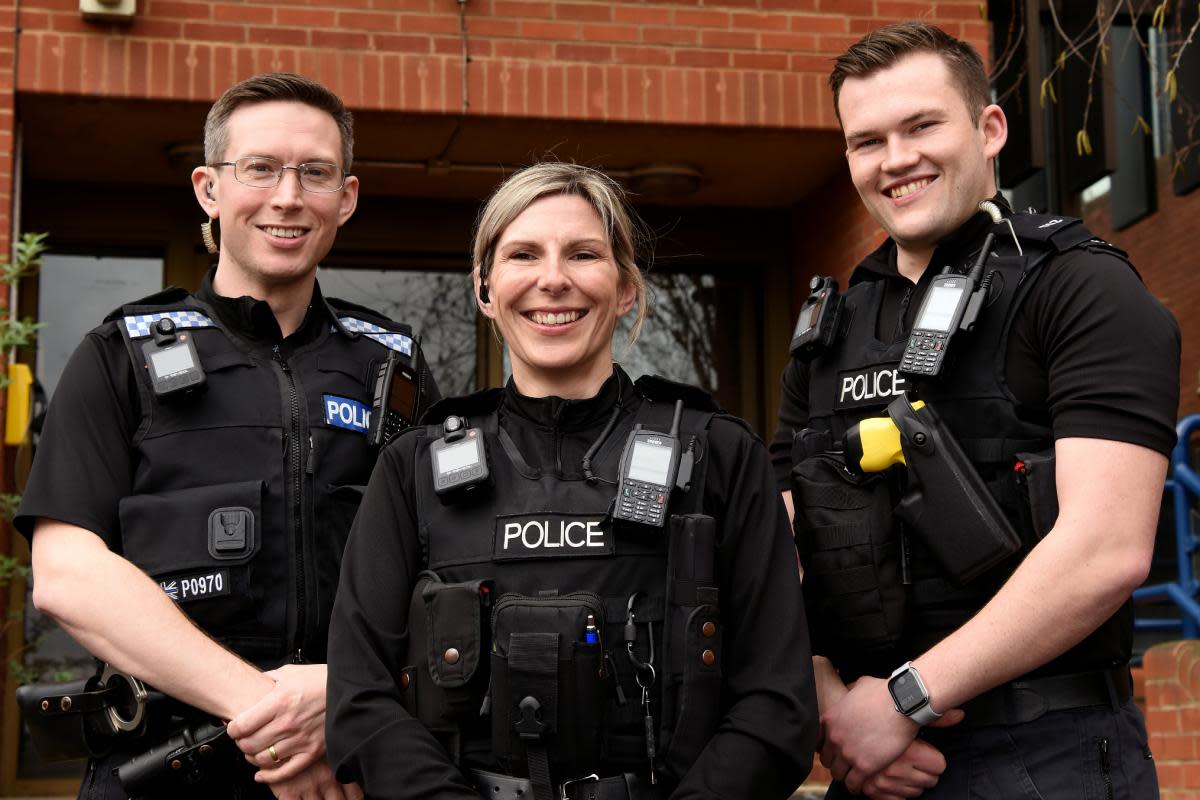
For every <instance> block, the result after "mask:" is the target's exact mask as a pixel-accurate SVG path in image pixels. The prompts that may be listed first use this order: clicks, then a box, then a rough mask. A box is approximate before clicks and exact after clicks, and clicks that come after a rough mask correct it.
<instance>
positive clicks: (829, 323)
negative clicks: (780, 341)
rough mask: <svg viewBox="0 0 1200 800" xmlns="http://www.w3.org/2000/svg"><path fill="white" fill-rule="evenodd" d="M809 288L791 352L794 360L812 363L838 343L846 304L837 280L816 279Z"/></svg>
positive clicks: (793, 338) (793, 335) (794, 334)
mask: <svg viewBox="0 0 1200 800" xmlns="http://www.w3.org/2000/svg"><path fill="white" fill-rule="evenodd" d="M808 288H809V289H810V290H811V291H810V293H809V295H808V299H807V300H805V301H804V305H803V306H801V307H800V316H799V317H797V318H796V329H795V331H793V332H792V345H791V348H790V349H791V354H792V357H793V358H798V359H800V360H801V361H811V360H812V359H813V358H815V357H816V356H818V355H820V354H821V353H823V352H824V351H825V350H827V349H828V348H829V347H830V346H831V345H832V344H833V343H834V342H835V341H837V337H838V332H839V330H840V328H841V320H842V307H843V305H844V303H845V301H844V300H843V299H842V296H841V295H840V294H838V287H837V281H836V280H834V279H833V278H822V277H813V279H812V280H811V281H810V282H809V284H808Z"/></svg>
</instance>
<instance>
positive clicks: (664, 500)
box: [613, 400, 683, 528]
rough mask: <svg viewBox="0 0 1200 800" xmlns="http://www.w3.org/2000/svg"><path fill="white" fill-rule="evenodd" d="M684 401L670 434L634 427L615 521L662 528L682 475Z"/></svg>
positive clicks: (619, 480)
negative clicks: (680, 465)
mask: <svg viewBox="0 0 1200 800" xmlns="http://www.w3.org/2000/svg"><path fill="white" fill-rule="evenodd" d="M682 414H683V401H682V400H677V401H675V415H674V417H673V418H672V420H671V432H670V433H658V432H656V431H649V430H646V429H645V428H643V427H642V426H641V425H637V426H635V427H634V429H633V432H632V433H630V434H629V439H628V440H627V441H626V442H625V451H624V452H623V453H622V454H621V471H620V472H619V473H618V475H617V499H616V503H615V505H614V506H613V519H619V520H626V521H628V522H638V523H641V524H642V525H649V526H651V527H654V528H661V527H662V526H663V523H664V522H665V521H666V512H667V505H668V503H670V500H671V490H672V489H674V488H675V479H676V477H677V474H678V472H679V460H680V446H679V418H680V417H681V416H682Z"/></svg>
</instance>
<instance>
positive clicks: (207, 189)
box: [204, 181, 216, 200]
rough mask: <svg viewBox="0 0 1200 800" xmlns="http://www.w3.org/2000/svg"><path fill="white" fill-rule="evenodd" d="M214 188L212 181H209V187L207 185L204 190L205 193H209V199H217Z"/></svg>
mask: <svg viewBox="0 0 1200 800" xmlns="http://www.w3.org/2000/svg"><path fill="white" fill-rule="evenodd" d="M212 190H213V185H212V181H209V182H208V187H207V188H206V189H205V190H204V191H205V193H206V194H208V199H209V200H215V199H216V198H215V197H213V196H212Z"/></svg>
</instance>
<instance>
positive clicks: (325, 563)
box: [106, 290, 416, 668]
mask: <svg viewBox="0 0 1200 800" xmlns="http://www.w3.org/2000/svg"><path fill="white" fill-rule="evenodd" d="M327 302H328V303H329V306H330V312H331V316H332V315H336V318H337V320H338V322H337V324H336V325H335V324H330V326H329V328H327V329H326V330H323V331H321V332H320V333H319V334H318V335H317V336H316V337H315V338H314V339H313V341H311V342H309V343H307V344H304V345H302V346H300V347H298V348H297V349H296V350H295V351H294V352H293V354H292V355H291V356H290V357H289V358H287V359H283V358H282V357H281V356H280V355H279V354H278V351H276V353H275V357H274V358H271V357H270V356H269V355H263V354H261V353H256V352H253V351H252V348H251V346H250V345H249V344H247V343H246V342H244V341H242V340H241V339H240V338H238V336H237V335H236V334H234V333H231V332H228V331H226V330H224V329H222V327H221V325H220V322H219V318H218V317H217V315H216V314H215V313H214V311H213V309H212V308H210V307H209V306H208V305H207V304H205V303H204V302H202V301H201V300H199V299H198V298H196V297H193V296H191V295H189V294H187V293H186V292H184V291H182V290H168V291H167V292H163V293H161V294H159V295H155V296H153V297H150V298H147V299H146V300H144V301H141V302H140V303H138V304H134V305H129V306H125V307H122V308H121V309H119V310H118V311H116V312H114V313H113V314H112V315H110V316H109V318H108V320H106V321H114V320H115V321H116V324H118V325H120V326H121V327H122V330H123V331H124V333H125V341H126V345H127V346H128V349H129V352H130V356H131V358H132V359H133V363H134V365H135V374H136V376H137V377H136V381H137V386H138V394H139V401H140V404H141V409H142V417H141V423H140V425H139V427H138V429H137V432H136V434H135V436H134V441H133V448H134V449H135V451H136V459H135V463H136V466H135V472H134V475H133V493H132V494H131V495H130V496H129V497H126V498H123V499H122V500H121V502H120V509H119V510H120V524H121V547H122V555H124V557H125V558H127V559H128V560H129V561H131V562H133V563H134V564H136V565H137V566H139V567H140V568H141V569H142V570H144V571H145V572H147V573H148V574H149V575H150V576H151V577H152V578H154V579H155V580H156V581H158V583H159V585H160V586H161V587H162V589H163V591H164V592H166V593H167V595H168V596H169V597H170V598H171V599H173V600H175V601H176V602H177V603H178V604H179V607H180V608H181V609H182V610H183V611H184V612H185V613H187V614H188V616H190V617H191V618H192V620H194V621H195V622H196V624H197V625H199V626H200V627H201V628H203V629H204V631H205V632H206V633H208V634H209V635H210V636H212V637H214V638H215V639H217V640H219V641H221V642H222V643H223V644H225V645H226V646H228V647H229V648H230V649H232V650H233V651H234V652H236V653H238V654H239V655H241V656H242V657H244V658H246V659H247V660H249V661H251V662H253V663H255V664H257V665H259V666H260V667H265V668H271V667H274V666H278V665H279V664H280V663H283V662H285V661H288V660H297V661H300V660H302V661H309V662H324V661H325V648H326V639H327V634H328V624H329V614H330V611H331V609H332V606H333V599H334V593H335V591H336V589H337V581H338V573H339V567H340V564H341V555H342V550H343V547H344V545H345V542H346V537H347V535H348V533H349V530H350V523H351V521H352V520H353V518H354V514H355V512H356V511H357V509H358V504H359V501H360V500H361V498H362V490H363V488H364V486H365V484H366V483H367V479H368V478H369V477H370V473H371V469H372V467H373V465H374V463H375V455H376V454H375V452H374V449H373V448H370V447H368V445H367V440H366V432H367V425H368V421H369V416H368V415H369V410H370V406H371V401H372V390H373V380H374V375H375V372H376V367H377V365H378V364H379V363H381V362H382V361H383V360H384V359H385V358H386V356H387V354H388V352H389V349H391V350H395V351H396V352H398V353H400V354H401V355H402V356H407V357H408V358H409V359H410V363H411V359H412V356H413V354H414V352H415V348H416V344H415V343H414V342H413V340H412V338H411V335H410V332H409V331H408V329H407V328H403V327H401V326H393V324H392V323H390V322H389V321H388V320H385V319H382V318H378V317H374V316H371V317H370V318H369V319H366V318H365V317H367V314H366V313H365V309H360V308H358V307H357V306H349V305H347V306H341V305H340V304H337V301H332V300H330V301H327ZM339 309H342V310H339ZM347 309H349V310H347ZM163 316H170V317H171V318H172V319H173V320H174V321H175V324H176V328H177V330H178V331H179V333H180V334H187V335H190V336H191V337H192V341H193V343H194V344H195V346H196V350H197V351H198V354H199V357H200V362H201V365H202V367H203V369H204V372H205V375H206V379H207V385H206V387H205V388H204V389H203V390H202V391H200V392H197V393H194V394H188V395H184V396H177V397H168V398H166V399H158V398H157V397H156V396H155V394H154V392H153V389H152V387H151V384H150V378H149V376H148V374H147V370H146V369H145V368H144V362H145V358H144V355H143V351H142V345H143V343H144V342H146V341H148V338H147V337H149V336H150V326H151V325H152V324H153V322H154V321H155V320H156V319H159V318H162V317H163ZM385 326H386V327H385ZM261 347H262V345H261V344H260V345H259V348H261Z"/></svg>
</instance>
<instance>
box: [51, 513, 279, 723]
mask: <svg viewBox="0 0 1200 800" xmlns="http://www.w3.org/2000/svg"><path fill="white" fill-rule="evenodd" d="M33 571H34V578H35V580H34V602H35V604H36V605H37V606H38V608H39V609H40V610H42V611H43V612H44V613H46V614H48V615H49V616H51V617H53V618H54V619H55V620H56V621H57V622H58V623H59V624H60V625H61V626H62V627H63V628H64V629H65V630H66V631H67V633H69V634H70V635H71V636H72V637H73V638H74V639H75V640H76V641H78V642H79V643H80V644H81V645H83V647H84V648H86V649H87V650H88V652H90V653H92V654H93V655H95V656H96V657H97V658H100V659H102V660H104V661H107V662H109V663H111V664H112V665H114V666H115V667H117V668H118V669H121V670H124V671H127V672H129V673H130V674H133V675H136V676H137V677H138V678H141V679H142V680H144V681H146V682H147V683H149V684H151V685H152V686H154V687H155V688H157V689H159V690H161V691H163V692H166V693H167V694H170V695H171V696H172V697H175V698H176V699H178V700H181V701H183V702H185V703H188V704H190V705H194V706H196V707H197V708H201V709H204V710H205V711H208V712H210V713H212V714H215V715H218V716H220V717H222V718H225V719H229V718H232V717H233V716H235V715H236V714H237V713H238V711H240V710H241V709H243V708H246V707H248V706H250V705H252V704H253V703H254V702H255V701H257V700H258V699H259V698H260V697H262V696H263V695H265V694H267V693H268V692H269V691H270V690H271V687H272V686H273V685H274V682H273V681H272V680H271V679H270V678H269V677H267V676H265V675H263V674H262V673H261V672H259V671H258V670H257V669H256V668H255V667H253V666H251V665H250V664H247V663H246V662H244V661H242V660H241V659H240V658H238V657H237V656H236V655H234V654H233V653H231V652H229V651H228V650H226V649H224V648H223V647H221V646H220V645H219V644H217V643H216V642H214V641H213V640H212V639H210V638H209V637H208V636H207V635H205V634H204V633H203V631H201V630H200V629H199V628H197V627H196V626H195V625H193V624H192V623H191V621H190V620H188V619H187V617H186V616H185V615H184V614H183V613H182V612H181V611H180V610H179V609H178V608H177V607H176V606H175V604H174V603H173V602H172V601H171V600H170V599H169V598H167V596H166V595H165V594H164V593H163V592H162V590H161V589H160V588H159V587H158V586H157V585H156V584H155V583H154V581H152V580H151V579H150V578H148V577H147V576H146V575H145V574H144V573H143V572H141V570H139V569H137V568H136V567H135V566H133V565H132V564H130V563H129V562H128V561H126V560H125V559H124V558H121V557H120V556H118V555H116V554H114V553H112V552H110V551H109V550H108V549H107V548H106V547H105V546H104V544H103V542H102V541H101V540H100V539H99V537H97V536H96V535H95V534H93V533H91V532H90V531H86V530H83V529H82V528H77V527H75V526H71V525H66V524H64V523H60V522H54V521H51V520H42V521H41V522H39V523H38V527H37V529H36V533H35V534H34V537H33Z"/></svg>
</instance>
